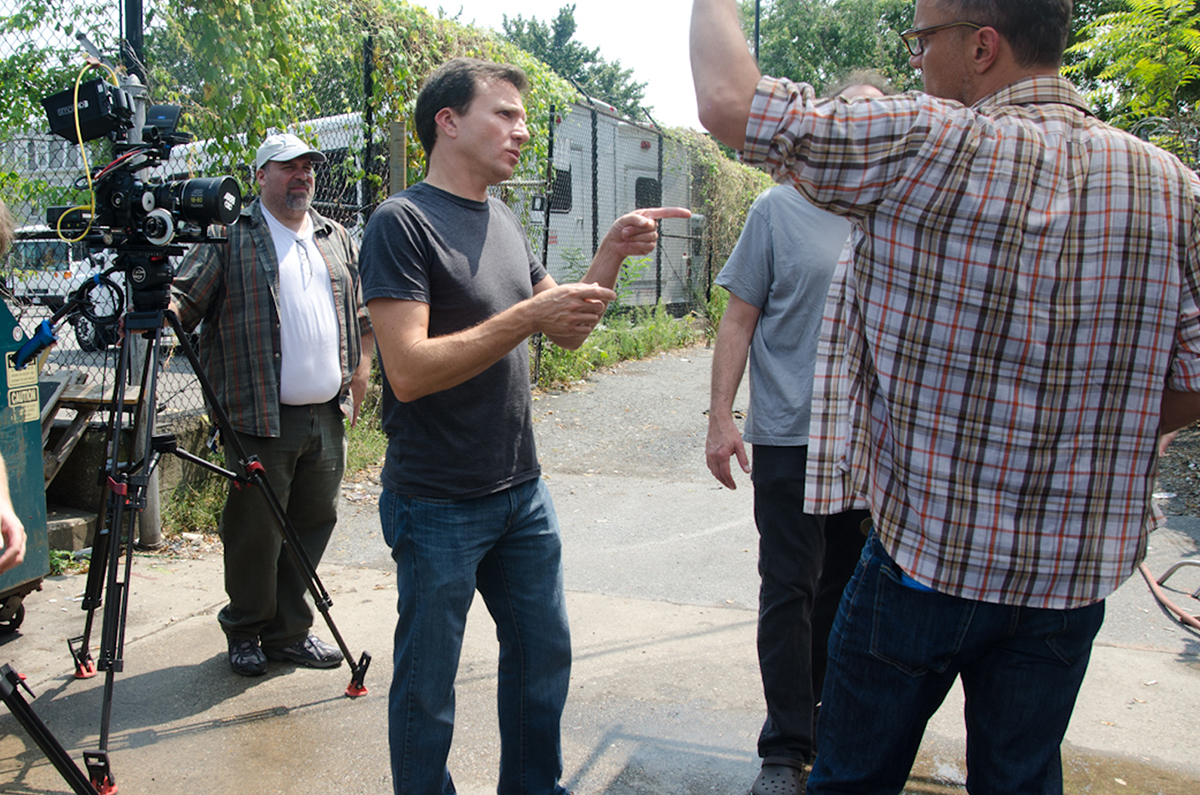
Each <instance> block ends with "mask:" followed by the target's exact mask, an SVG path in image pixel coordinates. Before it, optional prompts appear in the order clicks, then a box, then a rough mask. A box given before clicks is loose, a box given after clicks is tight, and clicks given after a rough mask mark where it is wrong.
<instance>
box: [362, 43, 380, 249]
mask: <svg viewBox="0 0 1200 795" xmlns="http://www.w3.org/2000/svg"><path fill="white" fill-rule="evenodd" d="M362 57H363V105H364V107H363V127H364V128H365V129H364V130H363V141H364V143H365V146H364V152H363V160H364V161H365V162H364V163H363V178H362V183H361V184H362V188H361V193H362V219H363V225H364V226H365V225H366V223H367V221H369V220H371V212H372V210H374V209H375V205H376V204H377V203H378V202H377V198H378V197H377V196H376V195H375V187H374V185H373V184H372V183H371V169H372V168H373V167H374V165H375V108H374V106H373V105H372V104H371V100H373V99H374V98H375V37H374V36H367V37H366V38H365V39H363V54H362Z"/></svg>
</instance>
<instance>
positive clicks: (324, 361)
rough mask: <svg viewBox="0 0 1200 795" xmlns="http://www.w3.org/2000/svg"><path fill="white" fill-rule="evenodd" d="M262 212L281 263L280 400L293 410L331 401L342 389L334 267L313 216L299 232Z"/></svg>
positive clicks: (306, 220)
mask: <svg viewBox="0 0 1200 795" xmlns="http://www.w3.org/2000/svg"><path fill="white" fill-rule="evenodd" d="M262 211H263V217H264V218H266V219H267V226H268V227H269V228H270V230H271V238H272V239H273V240H274V242H275V255H276V258H277V259H278V260H279V338H280V348H281V350H280V358H281V360H282V363H281V375H280V379H279V402H280V403H283V404H284V405H288V406H305V405H308V404H310V403H327V402H329V401H330V400H333V399H334V398H335V397H337V396H338V393H339V392H340V391H341V388H342V366H341V357H340V356H339V355H338V351H339V349H340V346H339V339H338V324H337V310H336V309H335V308H334V303H333V283H332V282H331V281H330V278H329V268H328V266H327V265H326V264H325V258H324V257H322V256H321V252H320V250H319V249H318V248H317V245H316V243H315V242H313V227H312V221H311V220H310V219H309V217H308V215H305V216H304V227H303V229H302V230H301V231H300V233H299V234H297V233H296V232H293V231H292V230H291V229H288V228H287V227H286V226H284V225H283V224H281V223H280V222H279V220H278V219H276V218H275V216H273V215H271V213H270V211H269V210H267V208H266V207H263V208H262Z"/></svg>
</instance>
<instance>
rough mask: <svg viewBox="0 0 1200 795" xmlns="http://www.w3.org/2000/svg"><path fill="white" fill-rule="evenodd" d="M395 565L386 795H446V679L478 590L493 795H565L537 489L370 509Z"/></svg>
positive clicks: (399, 500) (545, 499)
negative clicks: (490, 701)
mask: <svg viewBox="0 0 1200 795" xmlns="http://www.w3.org/2000/svg"><path fill="white" fill-rule="evenodd" d="M379 516H380V520H381V522H382V525H383V537H384V540H385V541H386V542H387V543H388V545H389V546H390V547H391V548H392V558H393V559H394V560H395V561H396V572H397V581H396V586H397V590H398V591H399V599H398V610H399V619H398V620H397V622H396V638H395V652H394V657H393V665H394V668H393V672H392V689H391V693H390V695H389V699H388V735H389V741H390V744H391V755H392V781H393V786H394V788H395V791H396V795H449V793H453V792H454V791H455V790H454V783H453V781H452V780H451V777H450V771H449V770H448V769H447V767H446V758H447V756H448V755H449V753H450V742H451V739H452V736H453V734H454V678H455V674H456V673H457V671H458V662H459V656H460V653H461V651H462V642H463V632H464V630H465V627H466V622H467V611H468V610H469V609H470V607H471V601H472V599H473V597H474V595H475V591H476V590H478V591H479V593H480V595H481V596H482V597H483V601H484V604H486V605H487V609H488V612H489V613H491V615H492V620H493V621H495V622H496V637H497V639H498V640H499V642H500V663H499V682H498V684H497V690H498V693H497V707H498V712H499V719H500V781H499V784H498V786H497V788H496V792H497V793H498V795H565V793H566V790H565V789H563V788H562V787H561V786H560V785H559V783H558V779H559V776H561V775H562V768H563V762H562V742H561V739H560V733H559V732H560V729H559V721H560V720H561V718H562V711H563V707H564V705H565V704H566V700H567V690H568V688H569V686H570V679H571V636H570V631H569V629H568V627H567V610H566V598H565V595H564V593H563V578H562V541H561V539H560V537H559V533H558V519H557V517H556V516H555V513H554V505H553V503H552V502H551V500H550V493H549V491H548V490H547V488H546V485H545V483H544V482H543V481H542V480H541V479H540V478H538V479H537V480H532V481H529V482H527V483H522V484H519V485H517V486H513V487H512V488H510V489H507V490H505V491H501V492H498V493H496V494H489V495H487V496H485V497H478V498H476V499H470V500H438V499H427V498H424V497H408V496H404V495H400V494H396V493H395V492H392V491H389V490H387V489H385V490H384V492H383V494H382V495H381V496H380V498H379Z"/></svg>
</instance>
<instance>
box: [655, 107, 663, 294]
mask: <svg viewBox="0 0 1200 795" xmlns="http://www.w3.org/2000/svg"><path fill="white" fill-rule="evenodd" d="M662 185H663V134H662V130H659V131H658V203H659V204H662V203H663V202H662V194H663V190H662ZM658 229H659V233H660V234H661V232H662V221H659V222H658ZM662 250H663V247H662V246H661V245H658V246H655V247H654V305H655V306H656V307H657V306H658V302H659V301H661V300H662Z"/></svg>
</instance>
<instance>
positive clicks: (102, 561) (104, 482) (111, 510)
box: [67, 335, 130, 679]
mask: <svg viewBox="0 0 1200 795" xmlns="http://www.w3.org/2000/svg"><path fill="white" fill-rule="evenodd" d="M129 357H130V339H129V335H126V336H125V338H124V339H123V340H122V341H121V350H120V355H119V356H118V359H117V376H116V377H115V378H114V379H113V391H112V404H111V410H110V411H109V419H108V426H107V428H106V432H105V441H104V459H103V461H102V466H101V470H100V473H99V475H100V485H101V493H100V510H99V511H98V512H97V516H98V517H99V518H98V520H97V525H96V533H95V537H94V538H93V540H92V558H91V563H90V565H89V566H88V578H87V587H86V589H85V590H84V595H83V604H82V605H81V607H82V608H83V609H84V610H86V611H87V619H86V620H85V621H84V625H83V634H82V635H80V636H78V637H75V638H69V639H68V640H67V647H68V648H69V649H70V651H71V658H72V660H73V661H74V663H75V678H76V679H90V678H91V677H93V676H95V675H96V662H95V660H94V659H93V658H92V654H91V651H90V645H91V638H92V625H93V623H94V621H95V616H96V610H97V608H100V607H101V606H102V605H103V604H104V598H103V597H104V578H105V575H106V574H107V572H108V560H109V556H110V555H111V554H112V536H113V533H114V532H115V531H117V530H118V528H120V526H121V525H120V517H119V507H120V506H121V505H123V503H124V500H125V497H126V493H127V489H126V488H125V485H124V478H123V476H122V474H121V472H122V468H121V463H120V442H121V411H122V408H123V407H124V405H125V381H126V374H127V373H128V372H129V370H130V358H129ZM118 551H119V550H118Z"/></svg>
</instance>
